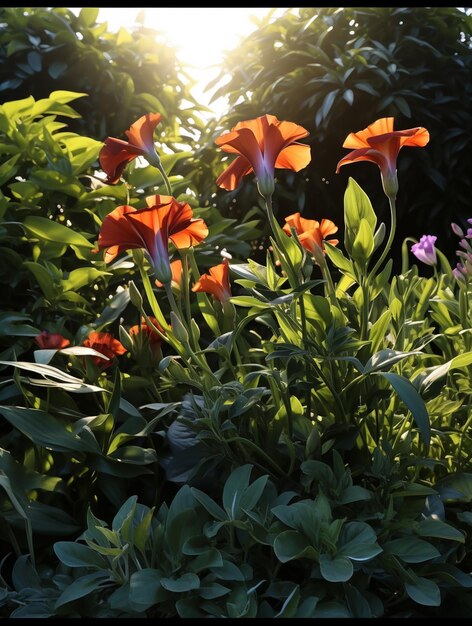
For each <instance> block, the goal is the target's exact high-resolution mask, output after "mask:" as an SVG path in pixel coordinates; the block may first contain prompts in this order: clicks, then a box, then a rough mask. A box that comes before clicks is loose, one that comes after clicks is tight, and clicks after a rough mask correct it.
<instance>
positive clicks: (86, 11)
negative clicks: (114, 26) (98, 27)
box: [79, 7, 99, 27]
mask: <svg viewBox="0 0 472 626" xmlns="http://www.w3.org/2000/svg"><path fill="white" fill-rule="evenodd" d="M98 13H99V10H98V9H96V8H92V7H84V8H83V9H80V13H79V20H80V22H81V23H82V24H83V25H84V26H86V27H90V26H92V25H93V24H95V23H96V21H97V17H98Z"/></svg>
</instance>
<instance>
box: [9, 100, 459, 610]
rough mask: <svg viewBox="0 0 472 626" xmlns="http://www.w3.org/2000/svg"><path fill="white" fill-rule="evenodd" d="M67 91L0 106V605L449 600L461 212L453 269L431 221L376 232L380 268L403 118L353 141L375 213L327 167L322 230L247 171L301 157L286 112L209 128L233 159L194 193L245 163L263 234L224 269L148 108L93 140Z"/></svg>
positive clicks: (412, 134)
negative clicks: (0, 283)
mask: <svg viewBox="0 0 472 626" xmlns="http://www.w3.org/2000/svg"><path fill="white" fill-rule="evenodd" d="M74 97H77V94H71V93H64V92H54V93H52V94H51V95H50V97H49V98H47V99H45V100H39V101H37V102H36V101H35V100H34V99H33V98H30V99H27V100H24V101H19V102H13V103H6V104H4V105H3V106H2V108H1V109H0V115H1V117H0V119H1V120H3V122H2V124H3V125H2V132H3V133H4V135H5V136H4V138H3V143H2V146H3V147H2V149H3V150H4V154H6V158H5V160H4V163H3V165H2V169H3V172H4V176H5V180H4V183H3V186H2V189H4V196H3V206H4V216H6V219H5V221H4V223H3V229H4V230H3V234H2V236H3V237H4V238H9V239H8V241H9V242H11V241H15V242H17V243H18V244H19V245H20V246H21V247H20V252H19V253H15V254H16V256H15V255H13V256H11V257H10V256H7V258H11V259H13V261H14V262H15V263H16V264H17V268H18V269H19V270H20V279H19V282H18V287H17V289H16V290H15V291H14V295H13V297H12V299H11V300H10V302H9V310H8V311H7V312H5V313H6V321H7V322H8V323H9V324H10V328H12V329H13V333H11V331H10V333H9V334H14V332H15V327H16V326H18V328H16V332H17V335H16V338H15V344H14V347H10V348H8V350H9V351H8V353H7V354H5V353H4V354H3V355H2V356H3V358H2V360H1V364H2V366H3V367H4V370H3V372H4V376H3V378H2V381H1V382H2V387H1V392H0V415H1V417H2V434H1V439H0V469H1V472H2V473H1V485H2V488H3V489H2V492H1V500H0V524H1V527H2V530H3V533H2V540H1V544H0V545H2V551H3V552H4V558H3V560H2V564H3V573H2V576H3V578H2V579H1V593H0V603H1V607H2V608H1V612H2V614H3V615H4V616H6V617H15V618H18V617H20V618H21V617H22V618H31V617H53V616H54V617H157V618H160V617H183V618H187V617H192V618H193V617H230V618H235V617H250V618H252V617H305V618H306V617H357V618H360V617H362V618H367V617H372V618H379V617H429V616H435V617H438V616H440V617H445V616H449V617H450V616H451V615H454V616H459V617H461V616H464V614H465V613H467V612H468V611H469V610H470V608H472V606H471V602H470V591H469V590H470V587H471V586H472V577H471V574H470V563H471V561H470V555H471V545H470V526H471V523H472V520H471V516H470V513H469V512H468V510H467V508H468V503H469V502H470V498H471V493H472V491H471V490H472V483H471V478H472V473H471V472H470V461H471V458H472V441H471V438H470V410H469V407H470V405H471V400H472V388H471V382H470V380H471V379H470V370H471V366H472V351H471V341H472V338H471V334H470V331H471V321H472V320H471V310H470V291H471V272H472V270H471V267H472V266H470V263H469V261H470V259H469V256H468V255H470V253H471V252H472V250H471V249H470V248H471V247H470V237H471V234H472V232H469V231H470V229H468V228H467V224H465V223H464V224H463V223H462V222H461V223H459V224H454V226H453V229H454V233H455V236H456V237H458V238H459V242H458V246H459V247H460V250H459V251H458V260H459V265H460V267H456V268H455V270H452V269H451V266H450V264H449V262H448V260H447V258H446V256H445V255H444V254H443V253H442V252H441V250H440V249H439V248H436V247H435V245H434V244H435V241H434V235H432V234H428V236H427V237H426V238H425V239H422V240H421V241H419V242H416V243H415V245H414V246H413V247H412V248H411V252H410V250H409V249H408V241H407V240H406V241H405V242H404V243H403V246H402V255H403V259H402V261H403V263H402V264H403V267H402V271H401V273H397V274H392V261H391V258H389V255H390V251H391V249H392V245H394V243H395V224H396V211H397V206H396V202H397V191H398V185H399V186H400V188H401V186H402V184H403V179H404V177H403V176H402V175H401V174H400V173H399V176H398V179H397V174H396V163H397V157H398V161H399V162H400V161H401V159H402V158H403V156H404V154H408V153H409V152H410V153H412V158H413V156H414V155H416V154H418V153H420V154H421V152H422V150H414V151H413V150H407V149H406V147H407V146H410V147H412V146H416V147H418V148H419V147H421V148H422V149H423V150H424V151H426V150H427V149H428V146H427V143H428V138H429V135H428V132H427V130H426V129H425V128H422V127H420V128H414V129H408V130H403V129H402V130H401V131H400V134H398V130H399V128H398V126H397V130H396V131H394V130H393V125H390V121H389V120H386V119H380V120H378V121H377V122H375V123H374V124H372V125H371V127H370V128H369V129H365V130H364V131H363V132H360V133H359V132H358V133H357V136H358V138H359V137H360V138H361V139H362V141H366V142H367V143H368V141H367V140H368V139H372V140H373V143H372V146H373V147H372V148H367V149H368V150H369V157H370V159H371V160H373V161H374V163H376V164H377V165H379V167H380V171H381V181H382V183H383V188H384V190H385V194H386V196H387V199H388V202H389V205H390V215H391V219H390V221H389V225H388V228H387V227H386V226H385V224H384V223H380V222H379V220H378V217H377V213H376V211H375V210H374V208H373V206H372V204H371V202H370V200H369V198H368V196H367V194H366V193H365V192H364V191H363V189H362V188H361V187H360V185H359V184H358V183H357V182H355V180H354V179H352V178H350V179H349V182H348V185H347V188H346V190H345V195H344V203H343V204H344V209H343V214H344V229H343V238H342V243H341V242H340V241H335V240H334V239H333V238H332V236H333V235H336V234H337V225H336V224H335V223H333V221H332V220H330V219H329V215H326V218H325V219H324V220H322V221H320V222H318V221H314V220H308V219H305V218H303V217H302V216H301V215H300V214H299V213H295V214H293V215H291V216H289V218H288V219H286V223H285V225H284V226H283V227H281V225H280V224H279V223H278V221H277V220H276V218H275V215H274V212H273V206H272V196H273V192H274V185H275V180H274V168H275V166H276V165H277V171H278V169H280V166H283V168H285V169H290V170H294V171H301V172H303V169H304V167H305V166H306V165H307V155H308V157H309V156H310V152H309V147H308V145H307V144H305V143H303V142H302V141H300V140H301V139H303V138H304V137H305V136H306V134H307V133H306V130H305V129H304V128H303V127H300V126H299V125H297V124H294V123H292V122H289V121H286V120H283V121H279V120H278V119H277V118H276V117H274V116H269V115H267V116H260V117H258V118H256V119H254V120H247V121H245V123H244V125H243V127H242V129H241V127H239V129H238V130H237V131H235V132H234V133H232V134H230V135H225V134H223V135H222V136H221V138H220V139H219V140H218V144H219V145H220V146H221V148H222V149H223V150H226V151H227V152H230V153H231V155H232V158H234V156H235V155H234V152H235V151H236V154H237V155H238V156H237V157H236V160H235V161H234V162H233V161H232V162H231V164H230V165H229V166H228V168H227V170H226V171H225V173H223V175H222V176H221V177H219V178H218V185H223V186H224V187H225V188H226V189H229V190H230V191H229V193H231V190H234V188H236V187H237V186H238V184H240V182H241V178H242V174H247V173H248V174H250V178H251V182H252V184H254V182H256V183H257V189H258V192H259V194H260V196H261V202H262V204H263V206H264V210H265V216H266V219H267V221H268V223H269V225H270V228H271V242H270V243H271V247H270V249H269V248H268V249H267V250H266V259H265V263H264V264H262V263H259V262H257V261H255V260H254V259H251V258H249V259H247V262H238V261H239V259H235V260H233V258H230V257H231V254H228V252H226V253H225V252H223V255H222V256H221V255H220V254H219V250H220V249H221V247H222V245H221V244H222V243H224V244H225V247H226V243H230V242H227V238H228V235H227V234H224V233H223V232H222V231H221V230H219V224H218V223H217V224H216V230H215V231H214V232H213V233H212V213H211V211H210V210H209V209H206V210H205V209H202V208H201V207H198V206H197V202H196V200H195V198H194V197H188V196H187V195H186V194H185V193H179V192H180V191H183V190H186V187H187V183H186V181H185V180H182V177H172V176H168V169H169V168H170V167H171V165H172V164H173V162H174V161H173V160H172V159H174V157H173V156H172V158H171V160H170V161H169V160H168V159H167V157H166V156H165V155H163V154H161V152H160V150H158V149H156V146H155V145H154V142H153V141H151V138H153V136H154V132H155V129H156V126H157V124H158V123H159V121H158V119H157V116H156V115H155V112H154V114H145V115H143V116H141V117H140V118H139V119H138V120H136V122H134V124H133V125H132V126H131V127H130V128H129V129H128V134H127V138H128V141H127V142H125V141H121V142H117V139H116V138H113V137H111V138H108V139H107V141H106V142H105V144H104V145H102V146H99V145H97V142H95V141H94V140H91V139H90V138H84V137H81V136H80V135H76V134H74V133H68V132H66V131H61V129H60V128H59V125H58V124H59V123H58V122H57V121H56V118H55V116H56V115H68V114H73V113H72V109H71V108H69V105H68V104H67V102H68V101H71V100H73V99H74ZM400 129H401V127H400ZM138 130H139V132H138ZM60 131H61V132H60ZM256 138H257V139H258V141H256ZM405 140H407V141H406V142H405ZM359 141H360V139H359ZM401 141H403V142H404V147H405V150H402V153H401V155H399V154H398V153H399V151H400V148H401V147H402V146H401V144H400V142H401ZM117 145H118V146H119V148H120V149H119V150H116V149H115V148H116V146H117ZM369 145H370V144H369ZM262 149H263V152H262ZM11 154H13V156H10V155H11ZM138 155H140V157H143V158H144V159H145V161H147V163H148V165H147V166H141V165H140V162H139V159H138ZM97 156H98V164H99V165H100V167H101V168H102V169H103V170H104V172H105V174H106V175H107V179H108V180H110V181H113V182H111V184H105V183H104V182H103V177H101V176H99V175H98V174H99V173H100V172H99V166H98V164H96V159H97ZM363 156H365V152H362V154H360V151H359V150H354V152H352V153H349V154H348V155H346V154H344V155H342V154H341V155H340V158H341V161H340V163H339V165H340V166H341V165H343V163H344V165H349V163H348V161H350V162H352V161H355V160H356V159H359V158H362V157H363ZM237 159H239V161H237ZM346 159H347V161H346ZM247 162H249V163H250V164H251V168H252V170H254V173H255V179H256V180H255V181H254V176H253V175H252V173H250V172H248V171H247V169H248V167H247ZM369 169H370V171H371V173H372V172H373V171H374V168H373V166H372V165H370V166H369ZM166 170H167V171H166ZM20 172H21V173H20ZM117 172H119V173H120V174H121V175H122V178H124V179H125V183H123V182H121V179H120V178H119V177H118V180H116V179H117V177H116V173H117ZM300 175H303V173H302V174H300ZM20 176H21V179H19V177H20ZM77 177H78V179H77ZM82 179H83V182H82ZM12 180H13V181H14V182H11V181H12ZM92 182H93V184H92ZM7 194H8V195H7ZM55 194H64V196H65V197H66V198H67V199H68V198H69V197H70V198H71V200H70V201H63V203H62V204H61V206H62V207H63V208H64V219H65V223H61V220H60V216H61V215H62V213H61V212H60V211H59V214H58V213H56V212H55V213H53V214H51V213H49V211H50V209H51V207H54V206H57V204H56V203H57V200H56V195H55ZM171 194H173V195H171ZM64 196H63V195H61V198H63V197H64ZM398 197H400V195H398ZM53 201H54V203H53ZM469 222H470V220H469ZM241 227H244V224H242V225H240V226H239V228H241ZM464 229H465V231H467V232H465V231H464ZM18 230H19V231H20V235H17V234H10V233H12V232H13V233H17V232H18ZM233 233H238V231H237V229H236V227H235V228H234V231H233ZM239 234H240V235H243V234H244V231H243V230H240V231H239ZM242 239H244V237H243V236H242ZM413 241H416V240H415V239H413ZM456 241H457V239H456ZM233 244H237V241H236V242H234V241H233ZM4 247H5V249H6V248H7V246H6V245H5V246H4ZM92 248H93V249H94V250H98V251H99V252H98V251H97V252H93V251H92ZM228 250H229V246H228ZM411 253H412V254H413V255H414V256H413V257H412V256H410V254H411ZM459 253H460V254H459ZM24 259H26V260H24ZM412 260H419V261H420V262H421V263H423V264H426V265H428V268H429V266H431V267H430V268H429V272H430V273H432V274H433V275H432V276H429V277H427V276H424V275H423V274H424V273H425V272H424V268H423V266H422V265H420V266H419V267H418V265H417V264H415V263H414V264H411V261H412ZM178 261H180V262H181V265H179V264H178V263H177V264H176V262H178ZM235 261H236V262H235ZM171 263H172V265H171ZM431 268H432V269H431ZM461 268H462V269H461ZM180 269H181V271H180ZM77 271H79V274H74V272H77ZM11 274H12V273H11V272H10V275H11ZM76 276H77V278H76ZM156 279H157V280H158V282H157V283H156ZM15 280H16V279H15ZM95 285H97V289H95ZM27 290H28V291H29V293H30V294H31V296H33V299H31V296H30V297H29V298H28V297H24V294H25V293H26V291H27ZM69 292H70V293H69ZM15 294H16V298H18V302H17V301H16V298H15ZM82 294H84V295H82ZM110 295H111V296H112V298H111V300H110V299H109V296H110ZM93 298H95V299H93ZM15 315H16V316H18V317H15ZM8 316H9V317H8ZM38 319H39V320H46V319H47V320H48V327H47V328H46V330H48V331H49V332H47V333H39V331H40V330H42V329H43V324H41V326H34V324H36V323H37V320H38ZM66 331H67V332H66ZM64 335H67V336H65V337H64ZM18 337H20V339H18ZM21 338H22V339H21ZM33 338H34V339H33ZM64 339H65V341H64ZM6 341H7V342H8V341H9V340H8V339H6ZM34 342H36V345H37V346H38V348H39V349H35V347H36V345H35V343H34ZM68 342H69V343H68ZM18 356H21V358H18Z"/></svg>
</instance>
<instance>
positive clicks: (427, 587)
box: [405, 576, 441, 606]
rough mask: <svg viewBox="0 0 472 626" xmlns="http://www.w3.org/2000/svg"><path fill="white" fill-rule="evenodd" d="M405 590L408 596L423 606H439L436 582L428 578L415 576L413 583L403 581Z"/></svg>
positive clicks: (438, 590) (439, 597)
mask: <svg viewBox="0 0 472 626" xmlns="http://www.w3.org/2000/svg"><path fill="white" fill-rule="evenodd" d="M405 591H406V592H407V594H408V595H409V596H410V598H411V599H412V600H413V601H414V602H417V603H418V604H422V605H424V606H440V605H441V592H440V589H439V587H438V586H437V584H436V583H435V582H434V581H433V580H430V579H429V578H422V577H420V576H418V577H416V582H415V583H409V582H408V583H405Z"/></svg>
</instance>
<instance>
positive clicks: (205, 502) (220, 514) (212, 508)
mask: <svg viewBox="0 0 472 626" xmlns="http://www.w3.org/2000/svg"><path fill="white" fill-rule="evenodd" d="M190 490H191V492H192V495H193V496H194V498H195V499H196V500H198V502H200V504H201V505H202V506H203V507H204V508H205V509H206V510H207V511H208V513H210V515H211V516H212V517H213V518H214V519H215V520H219V521H220V522H224V521H225V520H227V519H228V516H227V515H226V513H225V512H224V511H223V509H222V508H221V507H220V506H219V505H218V504H216V502H215V501H214V500H212V499H211V498H210V496H208V495H207V494H206V493H205V492H204V491H200V489H197V488H196V487H191V488H190Z"/></svg>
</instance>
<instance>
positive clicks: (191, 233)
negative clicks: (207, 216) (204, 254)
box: [169, 219, 208, 249]
mask: <svg viewBox="0 0 472 626" xmlns="http://www.w3.org/2000/svg"><path fill="white" fill-rule="evenodd" d="M207 236H208V226H207V225H206V224H205V222H204V221H203V220H202V219H195V220H192V221H191V222H189V224H188V226H186V227H185V228H184V229H183V230H180V231H177V232H175V233H172V234H171V235H170V236H169V238H170V239H171V241H172V243H173V244H174V246H175V247H176V248H179V249H180V248H190V246H194V245H195V244H197V243H200V242H202V241H203V240H204V239H205V238H206V237H207Z"/></svg>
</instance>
